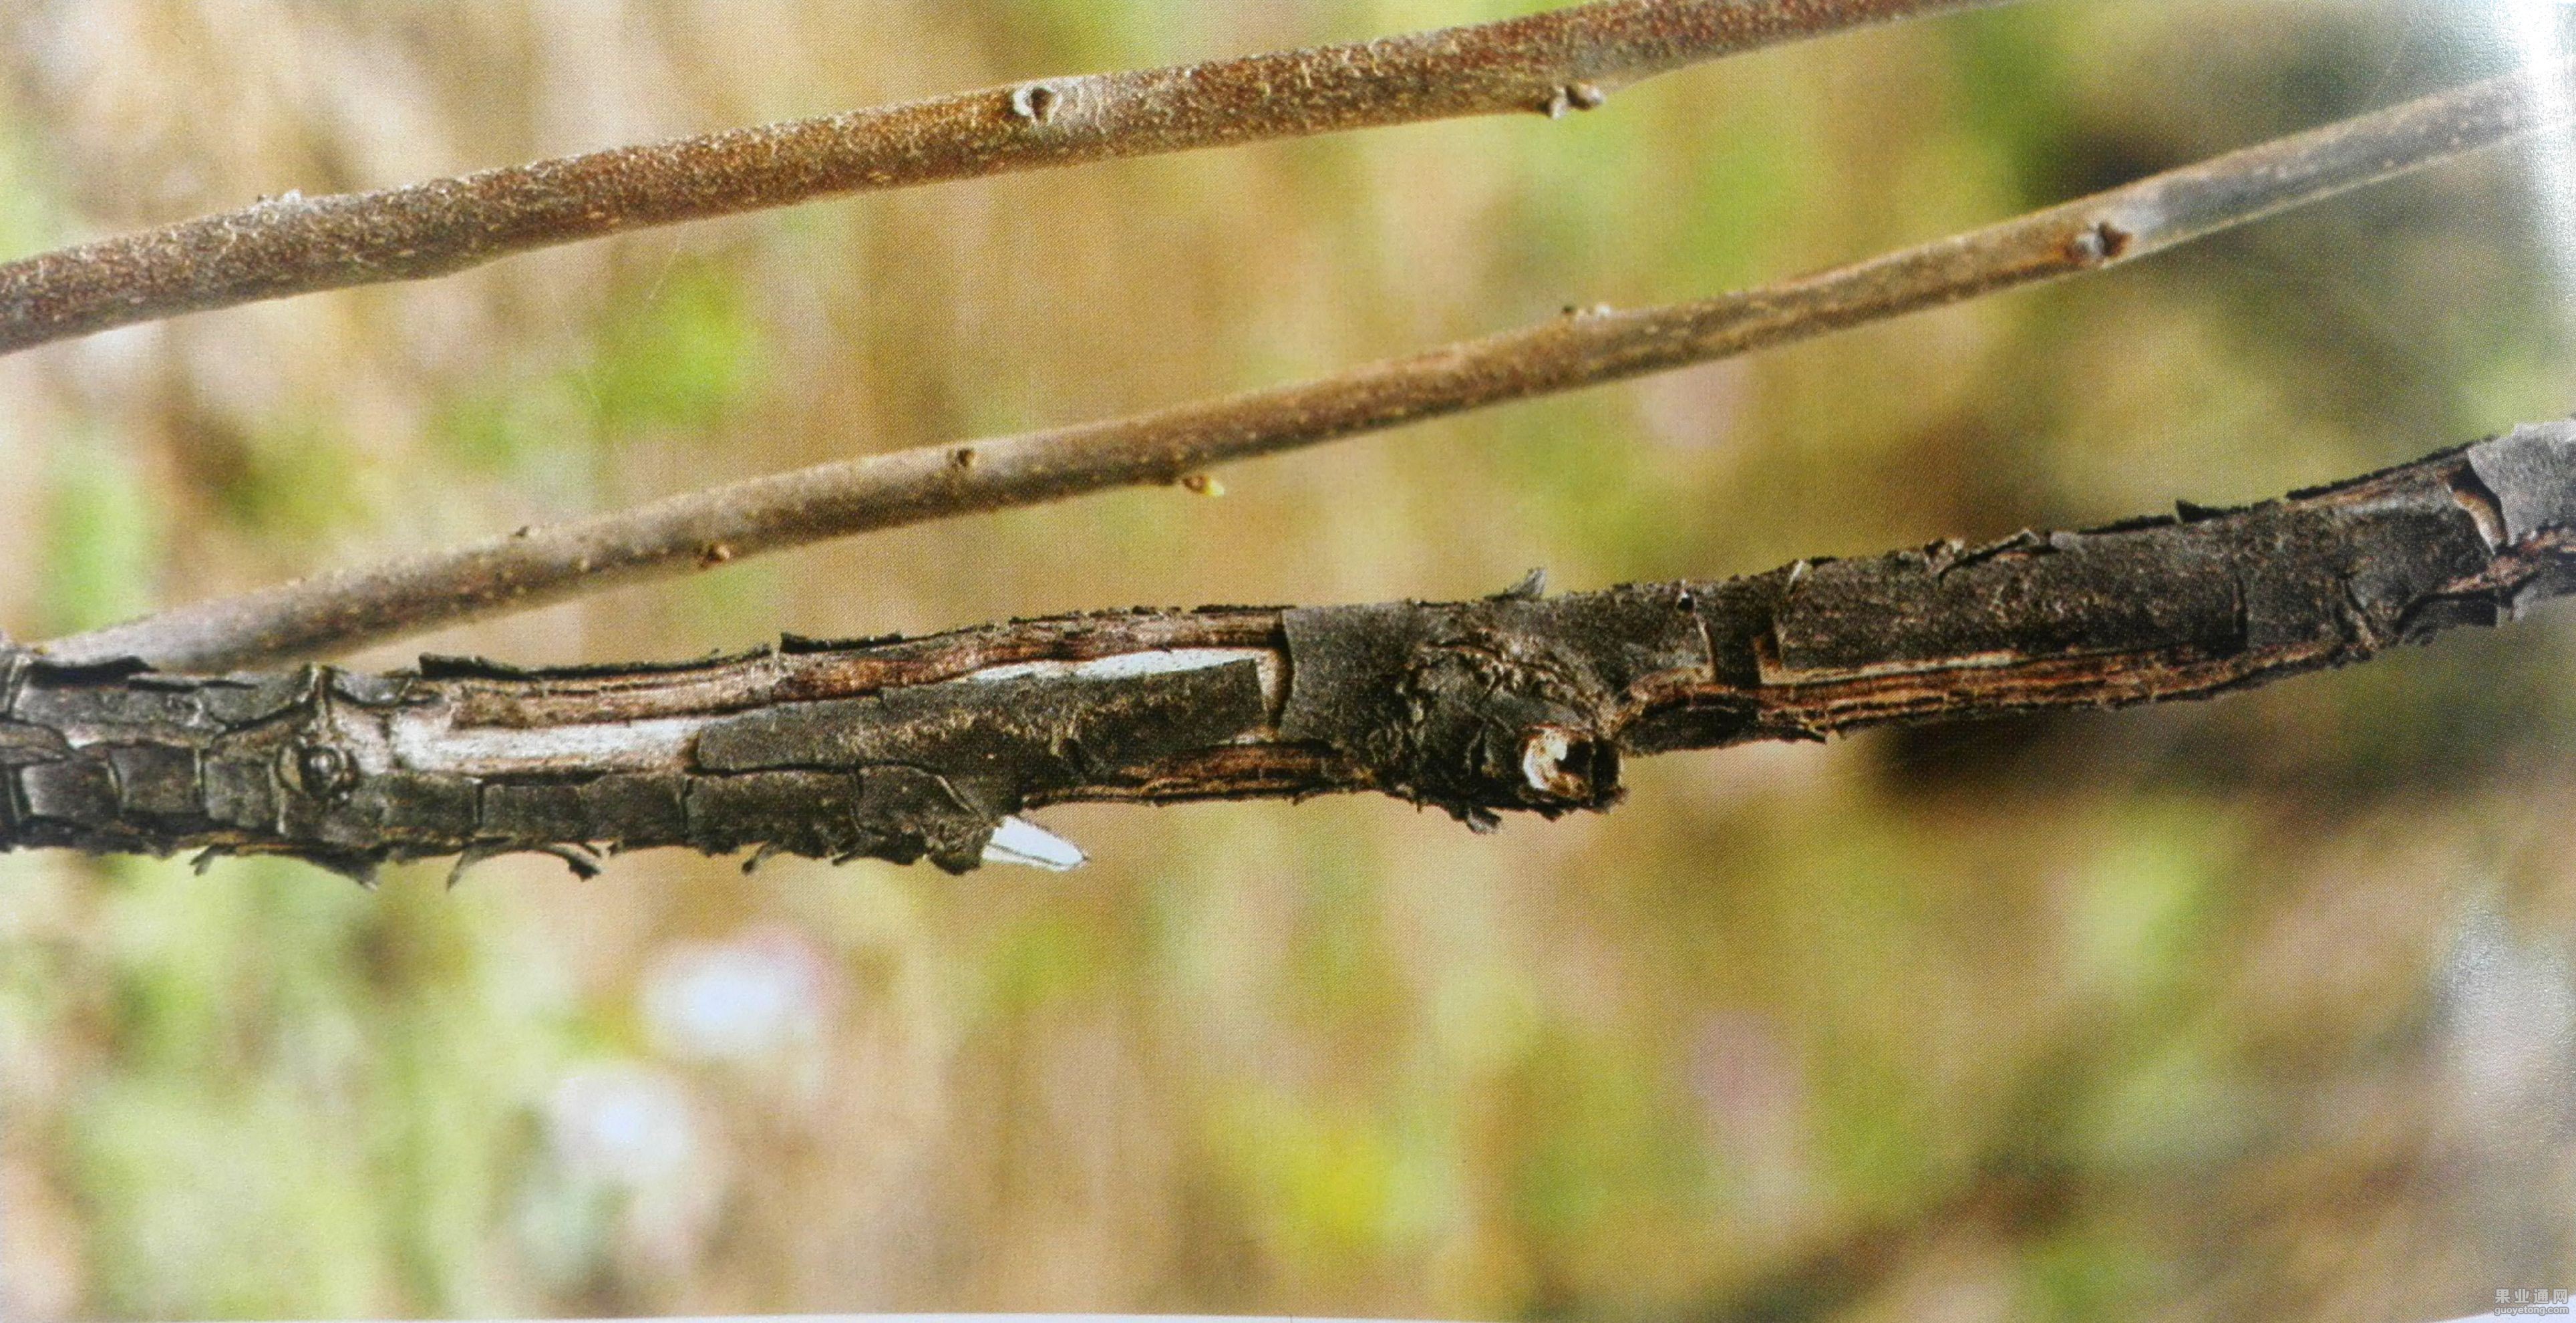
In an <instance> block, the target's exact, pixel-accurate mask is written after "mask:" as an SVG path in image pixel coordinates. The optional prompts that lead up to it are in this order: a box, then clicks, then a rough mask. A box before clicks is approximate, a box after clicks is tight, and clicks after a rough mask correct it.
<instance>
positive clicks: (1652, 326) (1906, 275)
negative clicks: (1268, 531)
mask: <svg viewBox="0 0 2576 1323" xmlns="http://www.w3.org/2000/svg"><path fill="white" fill-rule="evenodd" d="M1829 8H1830V7H1829ZM1569 12H1582V11H1569ZM2565 74H2566V71H2565V69H2563V68H2553V69H2551V70H2548V71H2546V72H2545V73H2543V74H2541V75H2537V76H2539V77H2546V78H2549V79H2563V78H2564V77H2565ZM2534 93H2535V84H2534V83H2533V82H2532V81H2531V80H2530V79H2528V78H2522V77H2513V78H2503V79H2498V80H2494V81H2491V82H2486V83H2480V84H2475V85H2472V86H2469V87H2463V88H2460V89H2457V90H2454V91H2451V92H2447V93H2443V94H2440V95H2437V96H2432V97H2428V98H2425V99H2422V100H2419V101H2415V102H2411V103H2408V104H2406V105H2402V106H2397V107H2394V108H2391V109H2389V110H2385V111H2381V112H2378V113H2375V114H2372V115H2367V116H2363V117H2361V118H2358V119H2354V120H2349V121H2346V122H2343V123H2341V124H2336V125H2332V126H2329V127H2326V128H2322V129H2317V130H2314V131H2311V132H2308V133H2304V134H2300V135H2297V136H2294V137H2290V138H2285V139H2281V140H2279V141H2277V142H2272V143H2267V144H2264V145H2261V146H2257V147H2253V148H2249V149H2246V150H2244V151H2239V152H2235V153H2231V154H2229V155H2226V156H2222V157H2219V158H2216V159H2214V160H2211V161H2207V162H2203V163H2201V164H2199V165H2194V166H2189V167H2185V168H2183V169H2179V170H2174V171H2169V172H2167V173H2164V174H2160V175H2155V176H2152V177H2150V178H2147V179H2143V180H2140V181H2138V182H2137V183H2134V184H2129V185H2126V186H2124V187H2121V188H2116V189H2112V190H2110V191H2108V192H2105V193H2099V194H2095V195H2093V196H2091V197H2087V198H2083V199H2080V200H2077V201H2074V202H2069V203H2065V204H2063V205H2060V206H2057V207H2052V208H2050V209H2048V210H2045V211H2040V212H2035V213H2033V214H2031V215H2028V216H2023V217H2020V218H2018V219H2015V220H2010V221H2006V222H2003V223H2001V224H1998V225H1993V226H1989V227H1987V228H1985V229H1981V230H1975V231H1971V232H1969V233H1966V234H1962V235H1957V236H1954V237H1952V238H1948V239H1943V240H1940V241H1938V242H1935V243H1930V244H1926V245H1923V246H1921V247H1918V248H1910V249H1906V250H1903V251H1901V252H1896V253H1891V254H1887V255H1885V256H1881V257H1878V258H1874V259H1871V260H1869V261H1865V262H1861V263H1857V264H1855V265H1851V266H1846V267H1840V268H1836V269H1834V270H1830V271H1825V272H1822V273H1819V274H1816V275H1810V276H1805V277H1801V278H1798V279H1794V280H1788V281H1784V282H1781V283H1779V284H1775V285H1769V286H1764V287H1761V288H1757V289H1753V290H1749V291H1744V292H1741V293H1736V294H1730V295H1725V296H1723V297H1719V298H1713V299H1707V300H1703V301H1700V302H1696V303H1684V304H1676V305H1672V306H1668V307H1660V308H1644V309H1637V310H1633V311H1612V310H1608V309H1594V310H1586V311H1583V312H1578V313H1575V314H1572V315H1569V316H1566V317H1563V318H1559V319H1555V320H1552V321H1549V322H1545V323H1541V324H1539V325H1535V326H1530V327H1525V328H1523V329H1520V330H1516V331H1509V332H1505V333H1503V334H1500V335H1496V336H1491V337H1488V338H1486V339H1482V340H1476V341H1470V342H1467V343H1463V344H1455V345H1449V346H1446V347H1443V348H1440V349H1435V350H1432V351H1429V352H1427V353H1422V354H1417V355H1415V356H1413V357H1410V358H1402V359H1394V360H1389V361H1385V362H1379V363H1373V364H1368V365H1366V366H1363V367H1359V368H1355V369H1352V370H1350V371H1347V372H1343V373H1340V374H1337V375H1335V376H1330V377H1325V378H1320V379H1317V380H1313V381H1307V382H1301V383H1298V384H1294V385H1288V386H1280V387H1274V388H1271V389H1267V390H1258V391H1253V392H1249V393H1247V394H1241V395H1235V396H1230V397H1227V398H1224V399H1218V400H1210V401H1203V402H1200V403H1195V404H1186V405H1181V406H1178V407H1175V408H1170V409H1164V410H1161V411H1158V412H1155V413H1148V414H1142V415H1138V416H1135V417H1130V418H1122V419H1115V420H1111V421H1106V422H1097V423H1088V424H1082V425H1078V426H1072V427H1063V428H1057V429H1054V430H1050V431H1044V432H1035V433H1030V434H1026V435H1022V436H1014V437H1005V438H999V439H992V440H983V441H975V442H970V443H967V444H963V445H943V446H929V447H922V448H918V449H913V450H905V451H897V452H894V453H892V454H885V455H874V456H868V457H864V458H859V459H852V460H845V461H841V462H838V463H832V464H825V465H820V466H817V467H814V468H807V469H800V470H796V471H793V472H788V473H780V474H773V475H770V476H767V477H762V478H755V479H751V480H749V481H745V482H738V483H734V484H731V485H728V486H722V487H716V488H712V489H709V490H706V491H700V492H693V493H688V494H685V495H680V496H674V497H671V498H668V499H665V500H662V501H658V502H654V503H652V504H648V505H644V506H640V507H637V508H634V509H630V510H624V511H617V512H613V513H609V514H604V515H599V516H595V517H592V518H589V519H584V520H579V521H575V522H572V523H566V524H558V525H553V526H549V527H539V528H530V529H523V530H521V531H519V532H517V533H514V534H511V535H508V536H504V537H497V538H493V539H490V540H487V541H483V542H479V543H474V544H471V545H468V546H464V547H460V548H457V549H454V550H450V551H443V552H435V553H430V554H427V555H422V556H416V557H411V558H407V559H401V560H395V561H390V562H386V563H383V564H378V565H373V566H362V567H355V568H350V569H344V570H338V571H333V572H329V573H325V574H321V575H317V576H314V577H312V578H309V579H304V580H300V581H297V582H294V583H289V584H283V585H279V586H276V587H272V588H267V589H263V590H260V591H257V592H253V593H248V594H244V595H242V596H237V597H230V598H223V599H219V600H214V601H208V602H203V603H198V604H195V605H190V606H184V607H180V608H176V609H173V610H169V611H164V612H161V613H159V614H157V615H153V616H149V617H145V618H143V619H141V620H137V621H132V622H129V623H126V624H122V625H117V626H112V627H109V628H107V629H103V630H98V631H94V632H92V633H88V634H83V635H79V636H76V637H72V638H67V639H61V640H57V641H55V642H53V643H51V644H49V645H47V648H46V651H47V653H48V655H50V656H52V657H54V658H56V659H59V660H63V661H68V662H92V661H105V660H109V659H113V658H118V657H142V658H144V659H146V660H148V661H150V662H152V663H153V664H154V665H156V666H160V667H164V668H167V669H172V670H216V669H221V668H225V667H236V666H256V665H268V664H272V663H275V662H278V661H287V660H300V659H303V658H308V657H319V656H326V655H329V654H331V653H333V652H336V651H340V650H344V649H347V648H351V647H355V646H358V645H361V644H365V643H370V642H379V641H382V640H385V639H390V638H399V637H402V636H404V635H407V634H416V633H420V632H424V631H426V630H429V629H433V628H436V627H438V626H440V625H445V624H450V623H454V622H456V621H459V620H463V619H469V618H473V617H476V616H483V615H490V614H494V613H498V612H502V611H510V610H517V609H521V608H525V607H532V606H538V605H542V604H544V603H548V602H553V601H560V600H563V599H565V598H568V597H572V596H576V595H579V594H582V593H586V592H592V591H596V590H598V589H601V588H604V587H609V586H612V585H615V584H619V583H626V582H633V581H636V580H640V579H647V578H653V577H660V576H668V575H676V574H684V573H689V572H692V571H695V570H700V569H705V568H708V567H711V566H714V565H719V564H723V563H726V562H729V561H732V560H736V559H739V558H742V557H745V556H750V555H753V554H756V553H760V552H765V551H774V550H779V549H782V548H787V547H795V546H801V545H805V544H809V543H812V542H816V541H820V540H823V539H826V538H832V537H839V536H843V535H847V534H851V533H858V532H864V531H868V530H872V529H881V528H889V527H894V526H897V525H903V524H911V523H919V522H923V521H927V520H933V519H940V518H946V517H950V516H955V515H961V514H967V513H973V512H977V511H985V510H994V509H1001V508H1005V507H1011V506H1022V505H1032V504H1037V503H1040V502H1044V501H1051V500H1057V499H1061V498H1063V497H1067V496H1072V495H1076V494H1079V493H1083V492H1090V491H1098V490H1102V489H1104V488H1111V487H1119V486H1130V485H1139V484H1154V483H1170V482H1175V481H1178V480H1180V479H1181V478H1183V477H1184V476H1185V475H1189V474H1193V473H1196V472H1198V471H1199V470H1201V469H1203V468H1205V467H1207V466H1209V465H1212V464H1217V463H1221V462H1224V461H1228V460H1237V459H1244V458H1249V457H1252V456H1256V455H1264V454H1271V453H1275V452H1278V451H1283V450H1290V449H1295V448H1297V447H1301V446H1308V445H1314V444H1317V443H1320V442H1324V441H1330V440H1334V439H1337V438H1341V437H1347V436H1352V435H1356V434H1359V433H1364V432H1371V431H1377V430H1382V429H1385V428H1390V427H1396V426H1401V425H1403V424H1406V423H1411V422H1418V421H1421V420H1423V419H1427V418H1434V417H1439V416H1442V415H1446V414H1453V413H1458V412H1461V411H1464V410H1469V409H1475V408H1479V407H1482V406H1486V405H1492V404H1497V403H1502V402H1505V401H1511V400H1519V399H1527V398H1530V397H1533V396H1538V395H1545V394H1549V393H1553V392H1557V391H1565V390H1572V389H1576V388H1579V387H1584V386H1591V385H1598V384H1600V383H1603V382H1609V381H1617V380H1621V379H1624V378H1628V377H1634V376H1638V375H1641V374H1644V373H1649V372H1656V371H1661V370H1664V369H1669V368H1674V367H1680V366H1684V365H1687V364H1692V363H1701V362H1707V361H1710V360H1713V359H1719V358H1725V357H1729V356H1731V355H1735V354H1741V353H1746V352H1749V351H1752V350H1755V349H1760V348H1764V347H1768V346H1773V345H1780V344H1785V343H1788V342H1791V341H1796V340H1801V339H1806V338H1808V337H1812V336H1817V335H1821V334H1824V333H1826V332H1829V331H1834V330H1839V329H1842V328H1845V327H1850V326H1855V325H1858V324H1861V323H1865V322H1870V321H1876V320H1880V319H1884V318H1888V317H1894V316H1898V315H1900V314H1903V313H1908V312H1913V311H1916V310H1919V309H1923V308H1928V307H1934V306H1938V305H1941V304H1946V303H1952V302H1956V301H1958V300H1961V299H1966V298H1971V297H1974V296H1977V295H1980V294H1985V293H1990V292H1993V291H1996V290H2001V289H2006V288H2011V287H2014V286H2018V285H2024V284H2030V283H2033V282H2036V281H2042V280H2050V279H2055V278H2057V277H2060V276H2066V275H2071V274H2075V273H2078V272H2083V271H2090V270H2096V269H2099V268H2102V267H2105V266H2109V265H2112V264H2114V263H2117V262H2120V261H2124V260H2127V259H2131V258H2136V257H2140V256H2144V255H2146V254H2148V253H2151V252H2155V251H2158V250H2160V249H2163V248H2167V247H2170V246H2172V245H2175V244H2178V243H2182V242H2185V241H2187V240H2190V239H2194V238H2198V237H2200V236H2202V235H2205V234H2208V233H2210V232H2211V231H2213V230H2218V229H2223V228H2225V227H2228V226H2231V225H2236V224H2240V223H2243V222H2245V221H2249V220H2253V219H2255V218H2258V217H2261V216H2265V215H2269V214H2271V213H2273V212H2276V211H2279V210H2282V209H2284V208H2287V207H2292V206H2297V205H2299V204H2301V203H2305V202H2309V201H2313V200H2316V199H2318V198H2322V197H2326V196H2329V195H2331V194H2334V193H2337V192H2341V191H2343V190H2345V189H2349V188H2353V187H2357V186H2360V185H2363V184H2368V183H2371V182H2374V181H2376V180H2380V179H2385V178H2387V177H2389V176H2391V175H2394V174H2398V173H2402V172H2404V171H2407V170H2412V169H2415V168H2418V167H2421V166H2424V165H2427V164H2429V163H2432V162H2435V161H2439V160H2445V159H2448V158H2451V157H2453V156H2457V155H2459V154H2460V153H2463V152H2467V151H2470V150H2474V149H2476V148H2479V147H2484V146H2487V145H2489V144H2492V143H2495V142H2497V141H2500V140H2502V139H2505V138H2508V137H2511V136H2513V135H2515V134H2519V133H2523V132H2527V131H2530V130H2531V129H2533V128H2535V127H2537V126H2539V125H2541V124H2543V123H2546V122H2549V119H2550V116H2552V115H2553V114H2556V113H2558V112H2556V111H2552V110H2550V109H2549V107H2552V106H2558V105H2562V104H2564V98H2556V97H2542V96H2536V95H2535V94H2534Z"/></svg>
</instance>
